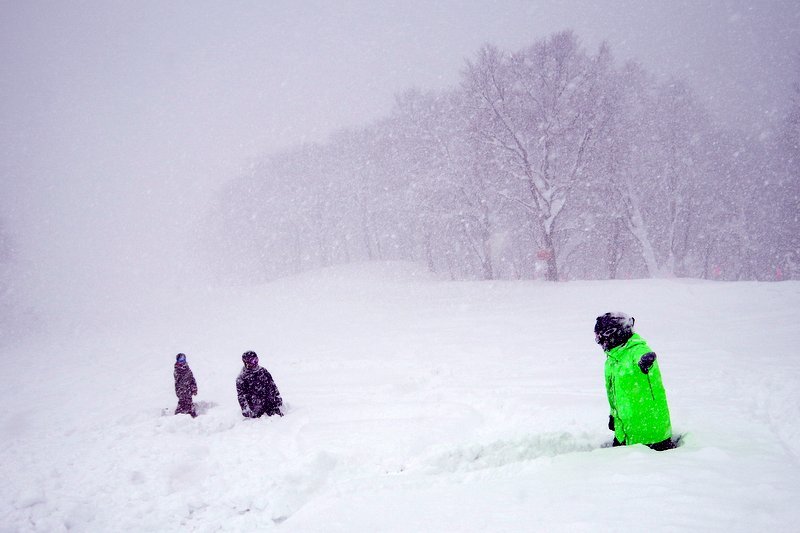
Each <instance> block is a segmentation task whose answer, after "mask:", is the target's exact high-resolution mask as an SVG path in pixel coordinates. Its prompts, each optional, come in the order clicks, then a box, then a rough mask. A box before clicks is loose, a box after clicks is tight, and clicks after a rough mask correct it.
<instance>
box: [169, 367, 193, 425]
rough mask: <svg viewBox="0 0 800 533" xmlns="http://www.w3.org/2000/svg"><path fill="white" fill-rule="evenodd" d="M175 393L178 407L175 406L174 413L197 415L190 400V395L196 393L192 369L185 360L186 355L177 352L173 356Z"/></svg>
mask: <svg viewBox="0 0 800 533" xmlns="http://www.w3.org/2000/svg"><path fill="white" fill-rule="evenodd" d="M173 375H174V376H175V395H176V396H177V397H178V407H176V408H175V414H176V415H179V414H187V415H192V418H194V417H196V416H197V412H196V411H195V408H194V403H193V402H192V396H195V395H196V394H197V382H196V381H195V380H194V374H192V369H191V368H189V364H188V363H187V362H186V355H185V354H182V353H179V354H178V355H176V356H175V372H174V374H173Z"/></svg>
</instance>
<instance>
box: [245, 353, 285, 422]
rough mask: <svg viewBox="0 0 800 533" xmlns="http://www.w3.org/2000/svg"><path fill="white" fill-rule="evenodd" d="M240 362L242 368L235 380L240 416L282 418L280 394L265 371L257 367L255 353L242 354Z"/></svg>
mask: <svg viewBox="0 0 800 533" xmlns="http://www.w3.org/2000/svg"><path fill="white" fill-rule="evenodd" d="M242 362H243V363H244V367H243V368H242V371H241V372H240V373H239V377H237V378H236V394H237V396H238V398H239V406H240V407H241V408H242V415H243V416H245V417H247V418H259V417H261V416H262V415H267V416H272V415H278V416H283V413H282V412H281V406H282V405H283V400H282V399H281V394H280V392H278V387H277V386H276V385H275V381H274V380H273V379H272V376H271V375H270V373H269V372H268V371H267V369H266V368H264V367H261V366H258V355H256V352H245V353H244V354H242Z"/></svg>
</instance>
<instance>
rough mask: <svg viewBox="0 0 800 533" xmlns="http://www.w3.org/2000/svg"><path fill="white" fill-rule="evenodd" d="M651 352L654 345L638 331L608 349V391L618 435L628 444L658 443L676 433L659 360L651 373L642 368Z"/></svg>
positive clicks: (617, 436) (615, 434) (615, 432)
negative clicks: (670, 417)
mask: <svg viewBox="0 0 800 533" xmlns="http://www.w3.org/2000/svg"><path fill="white" fill-rule="evenodd" d="M649 352H652V350H651V349H650V347H649V346H647V343H646V342H645V340H644V339H643V338H641V337H640V336H639V335H638V334H636V333H634V334H633V335H632V336H631V338H630V339H628V342H626V343H625V344H623V345H621V346H617V347H615V348H611V349H610V350H609V351H607V352H606V365H605V375H606V392H607V393H608V404H609V406H610V407H611V416H613V417H614V436H615V437H616V438H617V440H618V441H619V442H621V443H624V444H654V443H656V442H661V441H663V440H666V439H669V438H670V437H672V426H671V424H670V420H669V408H668V407H667V394H666V392H665V391H664V385H663V384H662V383H661V371H660V370H659V368H658V360H656V361H655V362H654V363H653V366H652V367H651V368H650V371H649V372H648V373H647V374H645V373H644V372H642V370H641V369H640V368H639V364H638V363H639V359H641V357H642V356H643V355H644V354H646V353H649Z"/></svg>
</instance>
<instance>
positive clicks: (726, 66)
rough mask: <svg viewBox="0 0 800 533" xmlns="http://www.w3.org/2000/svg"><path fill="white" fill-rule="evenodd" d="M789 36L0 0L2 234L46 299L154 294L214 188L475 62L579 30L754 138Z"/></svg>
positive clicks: (796, 32) (782, 99) (669, 15)
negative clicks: (488, 52)
mask: <svg viewBox="0 0 800 533" xmlns="http://www.w3.org/2000/svg"><path fill="white" fill-rule="evenodd" d="M798 28H800V2H798V1H796V0H784V1H778V0H775V1H771V0H759V1H755V0H751V1H744V0H727V1H726V0H716V1H710V0H709V1H703V0H670V1H661V0H652V1H644V0H609V1H597V0H595V1H588V0H586V1H583V0H573V1H552V2H544V1H523V0H516V1H513V0H509V1H504V0H496V1H470V0H454V1H430V2H423V1H419V0H413V1H412V0H402V1H396V2H394V1H392V2H386V1H380V0H366V1H336V0H333V1H302V0H293V1H279V0H274V1H269V0H264V1H251V2H243V1H234V0H228V1H217V2H203V1H161V0H158V1H142V0H130V1H127V2H125V1H114V0H97V1H94V0H88V1H79V0H74V1H66V0H65V1H49V2H39V1H27V0H7V1H6V0H0V65H2V68H0V95H1V96H2V101H1V102H0V143H1V144H0V146H2V148H1V150H2V152H0V155H1V156H2V159H1V160H0V180H1V181H0V208H2V211H0V215H2V216H4V218H5V219H6V220H7V221H8V222H9V223H10V225H11V227H12V229H13V230H14V231H15V232H16V233H17V237H16V238H17V244H18V248H19V250H20V251H21V253H22V258H23V259H24V260H25V261H26V262H27V264H28V265H29V267H30V269H31V273H32V278H33V279H34V281H35V283H36V285H38V286H39V287H40V288H41V289H42V290H44V291H51V290H53V288H55V287H60V286H62V285H64V283H65V282H66V283H68V284H69V285H70V286H71V287H72V290H73V292H74V291H83V290H89V289H90V288H91V289H92V290H96V291H102V292H106V293H107V292H108V291H109V290H111V289H113V288H114V287H118V286H120V285H129V286H130V285H133V286H135V285H136V282H137V280H141V279H147V280H150V279H156V278H160V279H157V280H156V281H160V280H161V279H164V278H169V276H168V275H167V274H168V273H169V272H175V271H176V270H177V266H176V265H178V264H180V263H179V262H180V261H181V260H183V261H186V260H191V258H190V257H188V256H186V255H185V252H184V250H183V248H182V246H181V241H182V240H183V239H184V238H185V235H186V233H187V231H188V230H189V228H190V226H191V224H192V223H193V222H194V221H196V220H197V218H198V217H199V216H200V215H201V214H202V211H203V209H204V208H205V202H207V201H208V199H209V198H210V196H211V194H212V193H213V191H214V189H215V187H218V186H219V184H220V183H222V182H223V181H224V180H226V179H230V178H233V177H235V176H236V175H237V174H238V173H240V172H241V171H242V170H243V169H244V168H246V167H247V165H248V163H249V162H250V161H252V160H253V159H254V158H257V157H259V156H262V155H264V154H268V153H270V152H273V151H276V150H280V149H282V148H285V147H287V146H291V145H293V144H296V143H299V142H302V141H305V140H324V139H325V138H326V136H327V135H328V134H329V133H330V132H331V131H333V130H335V129H338V128H341V127H346V126H354V125H360V124H365V123H367V122H370V121H371V120H373V119H376V118H379V117H381V116H383V115H385V114H386V113H388V111H389V110H390V108H391V106H392V103H393V98H394V95H395V94H396V93H398V92H399V91H402V90H404V89H407V88H409V87H412V86H416V87H420V88H425V89H428V88H430V89H439V88H445V87H450V86H453V85H454V84H455V83H457V81H458V75H459V71H460V69H461V68H462V67H463V64H464V60H465V59H467V58H471V57H472V56H473V55H474V53H475V52H476V51H477V49H478V48H479V47H480V46H481V45H482V44H483V43H486V42H490V43H493V44H496V45H498V46H499V47H501V48H503V49H507V50H514V49H518V48H521V47H523V46H526V45H529V44H532V43H533V42H535V41H536V40H538V39H541V38H544V37H546V36H548V35H549V34H551V33H553V32H556V31H560V30H563V29H573V30H575V31H576V33H577V35H578V36H579V38H581V40H582V41H583V43H584V44H585V45H586V46H588V47H590V48H595V47H596V46H597V44H598V43H599V42H600V41H601V40H607V41H608V42H609V43H610V44H611V47H612V51H613V52H614V54H615V56H616V57H617V58H618V60H624V59H630V58H636V59H638V60H640V61H641V62H642V63H643V64H644V65H645V66H646V67H647V68H648V69H649V70H650V71H653V72H656V73H659V74H662V75H665V76H667V75H674V76H677V77H680V78H683V79H686V80H687V81H688V82H689V83H690V84H691V85H692V86H693V87H694V89H695V90H696V91H697V93H698V94H699V95H700V96H701V97H702V98H703V99H704V100H705V102H706V103H707V104H708V105H709V107H710V108H711V109H712V110H713V111H714V112H716V113H717V114H718V116H719V117H720V118H721V119H723V120H725V121H726V122H727V123H729V124H731V125H734V126H736V127H740V128H745V129H754V130H761V129H763V128H766V127H767V126H768V125H769V120H770V119H771V117H774V116H775V115H776V113H778V114H779V113H780V112H781V110H782V109H784V108H785V105H786V98H787V94H788V92H789V87H790V85H791V83H792V81H793V80H794V78H793V74H794V73H796V72H797V68H796V67H797V62H798V60H797V54H798V52H799V51H800V29H798ZM73 296H74V294H71V295H70V296H69V297H73Z"/></svg>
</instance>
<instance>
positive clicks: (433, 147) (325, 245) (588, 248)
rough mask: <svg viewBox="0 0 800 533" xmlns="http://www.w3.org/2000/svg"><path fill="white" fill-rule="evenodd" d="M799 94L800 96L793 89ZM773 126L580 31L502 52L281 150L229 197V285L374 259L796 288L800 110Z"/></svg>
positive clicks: (481, 272)
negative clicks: (730, 110) (713, 109)
mask: <svg viewBox="0 0 800 533" xmlns="http://www.w3.org/2000/svg"><path fill="white" fill-rule="evenodd" d="M797 94H798V95H800V91H798V93H797ZM793 109H794V112H793V113H791V114H790V115H788V116H787V117H785V119H784V120H783V121H782V122H781V124H779V125H778V126H777V127H776V129H775V131H774V132H772V133H764V132H760V131H733V130H730V129H726V128H724V127H723V126H721V125H720V124H717V123H715V121H714V120H713V119H712V117H711V115H710V113H709V112H708V110H707V109H706V108H705V107H704V106H703V105H702V103H701V102H700V101H699V100H698V98H697V97H696V96H695V95H694V94H693V93H692V91H691V89H690V88H689V87H688V86H687V84H685V83H683V82H682V81H681V80H678V79H669V80H662V79H659V78H657V77H656V76H654V75H652V74H651V73H649V72H647V71H646V69H644V68H643V67H642V66H641V65H639V64H637V63H635V62H629V63H625V64H623V65H619V66H618V65H616V64H615V62H614V60H613V57H612V53H611V50H610V49H609V47H608V46H607V45H601V46H600V47H599V48H598V49H597V50H596V51H591V52H590V51H587V50H586V49H585V48H584V47H583V46H582V45H581V43H580V41H579V39H578V38H577V37H576V35H575V34H574V33H572V32H570V31H566V32H561V33H557V34H554V35H552V36H550V37H548V38H546V39H543V40H541V41H539V42H536V43H534V44H533V45H532V46H529V47H527V48H524V49H522V50H519V51H515V52H507V51H503V50H500V49H498V48H497V47H495V46H492V45H486V46H484V47H483V48H482V49H481V50H479V51H478V53H477V54H476V55H475V56H474V57H473V58H472V59H471V60H469V61H467V62H466V65H465V66H464V68H463V70H462V72H461V75H460V80H459V83H458V85H457V86H454V87H451V88H449V89H448V90H444V91H435V92H434V91H422V90H418V89H412V90H408V91H406V92H404V93H402V94H400V95H398V96H397V99H396V104H395V106H394V109H393V110H392V112H391V113H390V114H389V116H386V117H384V118H382V119H380V120H377V121H375V122H374V123H372V124H368V125H365V126H363V127H360V128H353V129H347V130H341V131H338V132H336V133H335V134H333V135H332V136H331V137H330V139H329V140H328V141H327V142H325V143H317V144H304V145H301V146H297V147H295V148H293V149H291V150H287V151H284V152H282V153H278V154H274V155H272V156H269V157H265V158H264V159H263V160H262V161H259V162H258V163H257V164H255V165H254V166H253V168H252V170H251V171H250V172H249V173H248V174H247V175H243V176H240V177H238V178H237V179H235V180H233V181H232V182H231V183H230V184H229V185H228V186H227V187H226V188H225V189H224V191H222V193H221V194H220V196H219V198H218V199H217V202H216V203H215V205H214V207H213V209H212V210H211V212H210V213H209V215H208V217H207V219H206V228H205V230H206V231H205V235H206V236H205V238H206V241H205V242H206V247H207V249H208V250H209V252H210V253H211V255H213V257H214V258H215V260H216V261H217V264H218V266H219V272H220V274H221V275H223V276H224V277H225V278H228V279H229V280H231V281H233V280H243V279H246V280H250V281H261V280H268V279H274V278H276V277H280V276H284V275H289V274H293V273H297V272H301V271H303V270H307V269H311V268H318V267H323V266H329V265H333V264H339V263H348V262H354V261H365V260H410V261H417V262H422V263H424V264H426V265H427V266H428V268H429V269H430V270H431V271H434V272H442V273H446V274H447V275H448V276H450V277H451V278H452V279H546V280H566V279H614V278H640V277H671V276H682V277H696V278H707V279H724V280H740V279H758V280H776V279H786V278H795V279H797V278H798V277H800V243H799V242H798V238H799V237H798V236H799V235H800V221H799V220H798V216H800V215H798V213H799V212H800V199H799V197H800V187H799V186H798V181H799V180H798V175H799V172H800V147H799V146H798V139H800V111H799V110H800V100H797V101H795V102H794V108H793Z"/></svg>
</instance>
